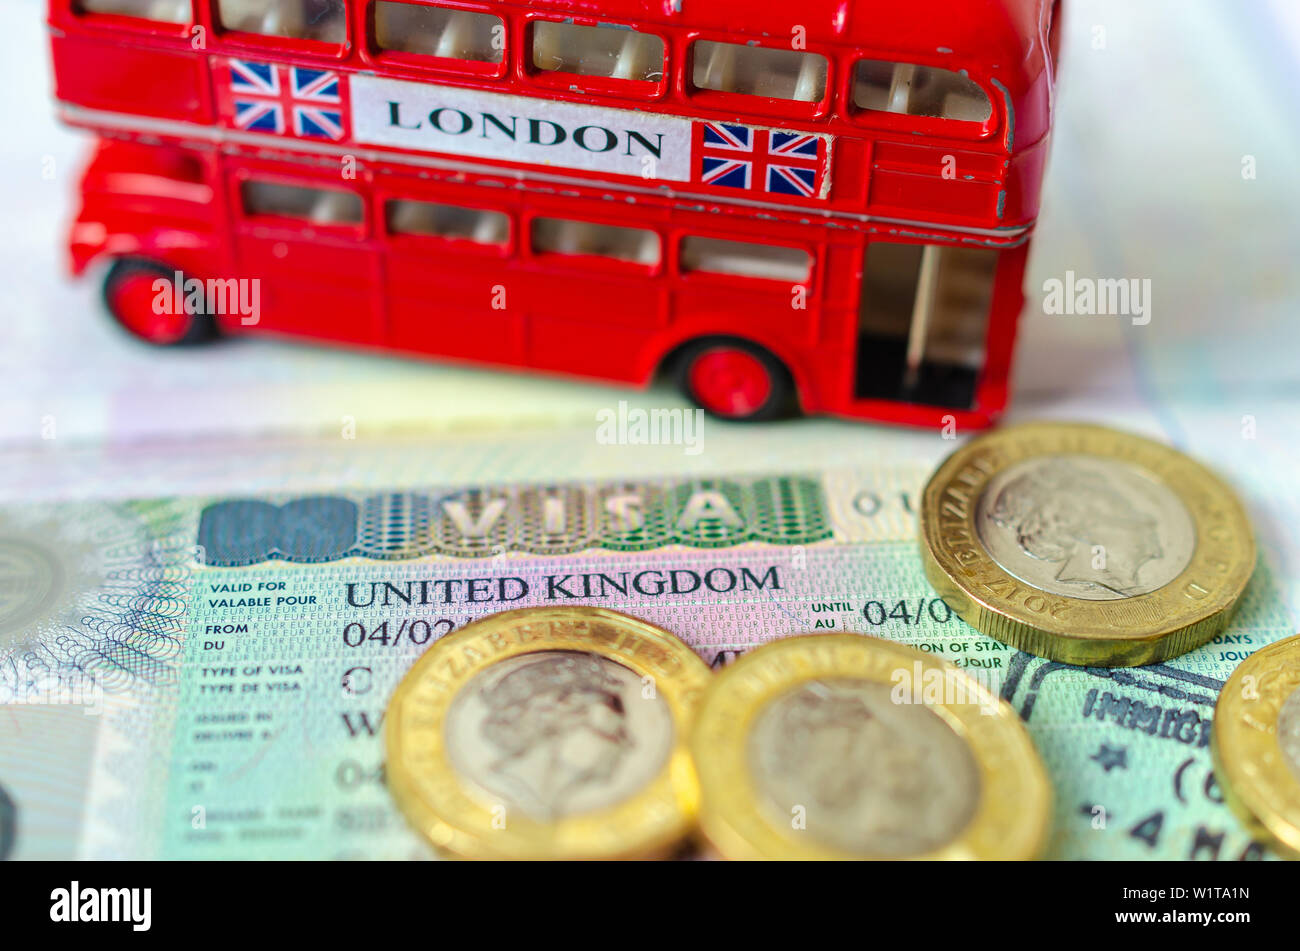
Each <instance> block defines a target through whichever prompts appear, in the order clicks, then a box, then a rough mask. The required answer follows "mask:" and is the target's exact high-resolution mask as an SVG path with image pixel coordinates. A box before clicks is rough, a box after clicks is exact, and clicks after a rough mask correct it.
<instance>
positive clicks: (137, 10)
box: [72, 0, 190, 23]
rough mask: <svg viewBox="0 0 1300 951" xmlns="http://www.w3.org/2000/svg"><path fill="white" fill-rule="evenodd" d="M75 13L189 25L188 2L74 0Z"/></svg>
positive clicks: (175, 0)
mask: <svg viewBox="0 0 1300 951" xmlns="http://www.w3.org/2000/svg"><path fill="white" fill-rule="evenodd" d="M72 9H73V10H74V11H75V12H77V13H108V14H114V15H116V16H123V17H138V18H139V19H141V20H153V21H155V22H157V23H189V22H190V0H76V2H75V3H73V5H72Z"/></svg>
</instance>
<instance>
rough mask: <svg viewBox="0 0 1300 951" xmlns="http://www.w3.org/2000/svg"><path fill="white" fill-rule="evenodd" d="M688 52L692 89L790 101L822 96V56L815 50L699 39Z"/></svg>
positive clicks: (824, 87)
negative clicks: (690, 59)
mask: <svg viewBox="0 0 1300 951" xmlns="http://www.w3.org/2000/svg"><path fill="white" fill-rule="evenodd" d="M691 54H692V57H693V62H694V67H693V69H692V72H691V82H692V84H693V85H694V86H695V88H696V89H711V90H714V91H715V92H732V93H740V94H742V95H746V96H765V97H767V98H770V99H789V100H792V101H794V102H821V100H822V98H823V97H824V96H825V95H826V69H827V66H826V57H825V56H821V55H820V54H818V53H805V52H802V51H799V50H781V49H770V48H768V47H764V46H744V45H741V44H739V43H714V42H712V41H711V40H699V41H697V42H696V43H695V45H694V46H693V47H692V49H691Z"/></svg>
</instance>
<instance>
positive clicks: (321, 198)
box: [239, 181, 361, 225]
mask: <svg viewBox="0 0 1300 951" xmlns="http://www.w3.org/2000/svg"><path fill="white" fill-rule="evenodd" d="M239 194H240V197H241V199H242V200H243V204H244V213H245V214H247V215H250V216H253V217H256V216H258V215H270V216H273V217H276V218H301V219H302V220H303V221H310V222H312V223H313V224H318V225H357V224H360V223H361V196H360V195H358V194H356V193H355V192H348V191H343V190H342V189H338V188H311V187H308V186H306V185H281V184H279V183H277V182H254V181H249V182H244V183H243V185H242V186H241V187H240V190H239Z"/></svg>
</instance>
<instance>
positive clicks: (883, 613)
mask: <svg viewBox="0 0 1300 951" xmlns="http://www.w3.org/2000/svg"><path fill="white" fill-rule="evenodd" d="M862 616H863V617H864V618H866V619H867V623H868V624H872V625H875V626H876V627H882V626H884V625H886V624H888V623H890V622H891V621H898V622H901V623H902V624H904V625H908V624H924V623H926V622H927V621H929V622H932V623H934V624H947V623H948V622H949V621H951V620H952V619H953V617H954V615H953V613H952V608H950V607H948V605H947V604H946V603H945V602H944V600H943V598H917V599H916V600H915V601H895V602H893V603H892V604H890V603H889V602H886V601H868V602H867V603H866V605H864V606H863V608H862Z"/></svg>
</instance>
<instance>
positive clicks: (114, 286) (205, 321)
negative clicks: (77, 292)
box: [104, 258, 217, 347]
mask: <svg viewBox="0 0 1300 951" xmlns="http://www.w3.org/2000/svg"><path fill="white" fill-rule="evenodd" d="M159 280H164V281H166V282H167V284H168V289H167V290H166V291H165V292H164V291H160V289H159V288H158V286H157V284H158V281H159ZM175 282H176V272H175V271H174V270H170V269H168V268H167V267H165V266H163V265H161V264H158V263H156V262H154V261H143V260H139V259H134V258H120V259H118V260H116V261H114V262H113V266H112V267H111V268H109V271H108V275H107V276H106V277H105V278H104V305H105V306H106V307H107V308H108V312H109V313H110V314H112V315H113V317H114V319H116V320H117V322H118V323H119V324H121V325H122V326H123V327H124V328H125V329H126V331H127V332H128V333H129V334H131V336H133V337H136V338H137V339H139V340H143V341H145V342H147V343H152V344H155V345H156V346H160V347H170V346H178V345H189V344H196V343H204V342H206V341H208V340H212V339H213V338H214V337H216V336H217V328H216V324H215V322H214V321H213V320H212V318H211V316H209V315H206V314H191V313H188V312H187V311H186V309H185V307H184V294H183V293H182V294H179V295H178V294H177V292H176V287H175ZM160 297H161V299H160ZM178 297H179V298H180V299H181V306H179V307H178V306H177V298H178Z"/></svg>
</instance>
